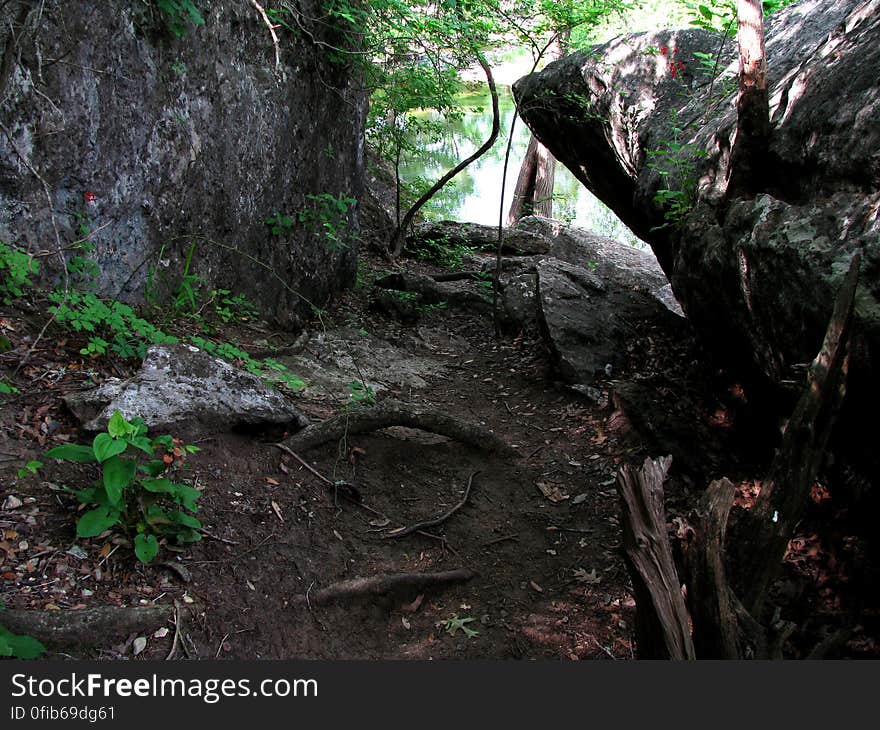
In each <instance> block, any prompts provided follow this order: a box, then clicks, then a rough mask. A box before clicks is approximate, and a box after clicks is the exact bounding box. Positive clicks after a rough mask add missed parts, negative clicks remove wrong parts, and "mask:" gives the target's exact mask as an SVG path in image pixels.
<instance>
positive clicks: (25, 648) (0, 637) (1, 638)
mask: <svg viewBox="0 0 880 730" xmlns="http://www.w3.org/2000/svg"><path fill="white" fill-rule="evenodd" d="M5 610H6V605H5V604H4V603H3V601H2V600H0V616H2V615H3V614H2V612H3V611H5ZM45 651H46V647H45V646H43V645H42V644H41V643H40V642H39V641H37V640H36V639H35V638H34V637H33V636H28V635H26V634H13V633H12V632H11V631H10V630H9V629H7V628H6V627H5V626H4V625H3V624H2V623H0V657H4V656H8V657H13V658H15V659H36V658H37V657H38V656H40V654H42V653H43V652H45Z"/></svg>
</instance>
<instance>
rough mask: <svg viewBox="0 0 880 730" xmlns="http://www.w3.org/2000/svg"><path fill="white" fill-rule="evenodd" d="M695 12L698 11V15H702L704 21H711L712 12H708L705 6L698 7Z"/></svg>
mask: <svg viewBox="0 0 880 730" xmlns="http://www.w3.org/2000/svg"><path fill="white" fill-rule="evenodd" d="M697 10H699V11H700V15H702V16H703V17H704V18H705V19H706V20H712V15H713V13H712V11H711V10H709V8H707V7H706V6H705V5H700V6H699V7H698V8H697Z"/></svg>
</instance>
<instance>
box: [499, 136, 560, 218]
mask: <svg viewBox="0 0 880 730" xmlns="http://www.w3.org/2000/svg"><path fill="white" fill-rule="evenodd" d="M555 174H556V158H555V157H553V155H552V154H550V150H548V149H547V148H546V147H545V146H544V145H542V144H541V143H540V142H539V141H538V140H537V138H536V137H535V136H534V135H532V136H531V138H530V139H529V147H528V149H527V150H526V156H525V158H524V159H523V161H522V166H521V167H520V168H519V176H518V177H517V179H516V187H515V188H514V190H513V201H512V202H511V204H510V211H509V212H508V214H507V225H509V226H512V225H513V224H514V223H516V222H517V221H518V220H519V219H520V218H524V217H525V216H527V215H541V216H544V217H545V218H552V217H553V186H554V176H555Z"/></svg>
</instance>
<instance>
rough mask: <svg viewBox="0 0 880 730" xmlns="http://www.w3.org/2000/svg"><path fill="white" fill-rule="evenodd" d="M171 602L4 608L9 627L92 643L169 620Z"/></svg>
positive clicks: (62, 641)
mask: <svg viewBox="0 0 880 730" xmlns="http://www.w3.org/2000/svg"><path fill="white" fill-rule="evenodd" d="M173 616H174V606H171V605H167V606H166V605H163V606H130V607H120V606H100V607H98V608H84V609H82V610H79V611H69V610H65V611H37V610H34V611H31V610H9V611H3V614H2V616H0V620H2V622H3V625H4V626H5V627H6V628H7V629H9V630H10V631H12V632H14V633H18V634H28V635H30V636H33V637H35V638H37V639H39V640H40V641H45V642H47V643H52V644H67V645H85V646H94V645H96V644H102V643H105V642H107V641H110V640H112V639H114V638H121V637H124V636H126V635H128V634H134V633H138V632H142V631H150V630H153V629H156V628H158V627H159V626H161V625H162V624H164V623H166V622H168V621H170V620H171V618H172V617H173Z"/></svg>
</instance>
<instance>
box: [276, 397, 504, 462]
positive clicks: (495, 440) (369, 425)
mask: <svg viewBox="0 0 880 730" xmlns="http://www.w3.org/2000/svg"><path fill="white" fill-rule="evenodd" d="M389 426H406V427H408V428H418V429H421V430H422V431H430V432H431V433H436V434H439V435H441V436H446V437H448V438H451V439H455V440H456V441H461V442H462V443H464V444H467V445H468V446H473V447H475V448H477V449H481V450H482V451H486V452H489V453H497V454H501V455H503V456H510V457H512V456H514V455H515V454H516V451H515V450H514V449H512V448H511V447H510V446H509V445H508V444H507V443H506V442H505V441H504V440H503V439H501V438H500V437H499V436H497V435H495V434H494V433H492V432H491V431H489V430H488V429H487V428H483V427H482V426H478V425H476V424H473V423H468V422H466V421H461V420H459V419H457V418H454V417H452V416H449V415H446V414H445V413H438V412H437V411H435V410H433V409H428V408H423V407H419V406H414V405H410V404H406V403H401V402H399V401H395V400H390V399H389V400H385V401H382V403H379V404H378V405H375V406H370V407H366V408H356V409H351V410H347V411H345V412H343V413H340V414H339V415H338V416H334V417H333V418H330V419H328V420H326V421H322V422H321V423H316V424H313V425H311V426H306V428H304V429H303V430H302V431H299V432H298V433H296V434H294V435H293V436H291V437H290V438H288V439H287V440H286V441H284V445H286V446H287V447H288V448H292V449H295V450H302V449H308V448H311V447H312V446H318V445H320V444H325V443H327V442H328V441H338V440H339V439H341V438H344V437H345V436H351V435H354V434H358V433H366V432H369V431H378V430H379V429H382V428H388V427H389Z"/></svg>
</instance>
